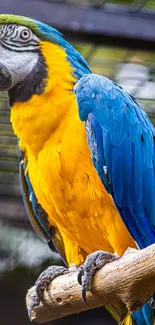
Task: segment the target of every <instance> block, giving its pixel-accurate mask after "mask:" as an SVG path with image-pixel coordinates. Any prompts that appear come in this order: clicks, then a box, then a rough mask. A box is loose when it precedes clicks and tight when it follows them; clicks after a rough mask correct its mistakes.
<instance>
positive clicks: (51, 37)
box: [0, 14, 63, 44]
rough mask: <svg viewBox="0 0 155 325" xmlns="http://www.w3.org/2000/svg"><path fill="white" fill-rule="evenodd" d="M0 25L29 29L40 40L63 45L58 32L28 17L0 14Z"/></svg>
mask: <svg viewBox="0 0 155 325" xmlns="http://www.w3.org/2000/svg"><path fill="white" fill-rule="evenodd" d="M1 24H16V25H22V26H25V27H27V28H30V29H31V30H32V32H33V33H35V34H36V35H37V36H38V37H39V38H40V39H41V40H48V41H51V42H54V43H58V44H61V43H63V37H62V34H61V33H60V32H59V31H57V30H56V29H54V28H52V27H51V26H48V25H46V24H44V23H42V22H40V21H37V20H34V19H31V18H28V17H23V16H17V15H10V14H4V15H3V14H2V15H0V25H1Z"/></svg>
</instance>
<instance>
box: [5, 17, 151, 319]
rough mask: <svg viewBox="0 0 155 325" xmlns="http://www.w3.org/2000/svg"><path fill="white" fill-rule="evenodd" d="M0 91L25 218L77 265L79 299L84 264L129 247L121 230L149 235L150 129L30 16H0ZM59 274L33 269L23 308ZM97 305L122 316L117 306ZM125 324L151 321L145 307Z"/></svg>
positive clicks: (121, 94) (86, 286)
mask: <svg viewBox="0 0 155 325" xmlns="http://www.w3.org/2000/svg"><path fill="white" fill-rule="evenodd" d="M0 90H6V91H7V92H8V98H9V103H10V106H11V122H12V126H13V130H14V133H15V134H16V136H17V137H18V145H19V167H20V184H21V192H22V196H23V200H24V204H25V208H26V210H27V213H28V216H29V218H30V220H31V223H32V225H33V227H34V229H35V230H36V232H37V233H38V235H39V236H40V237H41V238H42V239H43V240H45V241H46V242H47V243H48V244H49V246H50V247H51V248H52V249H56V250H57V251H58V252H59V253H60V255H61V256H62V258H63V260H64V262H65V263H66V264H67V265H70V264H71V263H74V264H76V265H77V266H80V271H79V277H78V280H79V282H80V283H81V284H82V295H83V299H84V300H85V299H86V291H87V290H90V289H91V280H92V278H91V277H90V276H89V274H88V273H89V272H88V266H89V267H90V264H91V273H94V272H95V269H96V268H97V266H98V268H99V267H101V264H102V265H104V264H105V263H106V262H110V261H112V260H115V259H117V258H118V256H117V255H116V254H114V253H115V252H117V254H118V255H122V254H123V253H124V251H125V250H126V249H127V247H129V246H130V247H137V246H136V244H135V242H134V240H133V239H132V237H131V236H130V234H129V232H130V233H131V234H132V236H133V238H134V239H135V240H136V241H137V243H138V245H139V246H140V247H145V246H147V245H149V244H150V243H152V242H153V241H154V228H153V213H154V201H153V194H152V192H151V190H154V187H153V186H154V178H153V177H152V175H153V172H154V171H153V163H154V161H153V154H154V146H153V140H154V139H153V132H154V129H153V127H152V125H151V124H150V122H149V121H148V119H147V117H146V115H145V114H144V112H143V111H142V110H141V109H140V107H139V106H138V104H137V103H136V102H135V100H134V99H133V98H132V97H131V96H129V95H128V94H127V93H126V92H125V91H123V90H122V89H121V88H119V87H118V86H117V85H116V84H114V83H113V82H111V81H109V80H108V79H106V78H104V77H101V76H97V75H94V74H92V73H91V71H90V69H89V67H88V65H87V63H86V61H85V60H84V59H83V57H82V56H81V55H80V54H79V53H78V52H77V51H76V50H75V49H74V48H73V47H72V46H71V45H70V44H69V43H68V42H66V41H65V40H64V38H63V36H62V35H61V34H60V33H59V32H58V31H57V30H55V29H54V28H52V27H50V26H48V25H46V24H44V23H41V22H38V21H36V20H33V19H30V18H26V17H20V16H14V15H0ZM80 119H81V120H80ZM83 121H86V122H85V123H83ZM87 139H88V142H87ZM146 152H147V154H146ZM124 175H125V176H124ZM148 178H149V180H150V181H149V182H147V181H146V180H147V179H148ZM145 183H149V184H145ZM103 185H104V186H103ZM106 190H107V191H108V192H109V193H108V192H107V191H106ZM147 191H149V193H148V192H147ZM112 197H113V199H114V200H113V199H112ZM150 200H151V205H150ZM116 207H117V209H118V211H119V213H120V215H121V217H122V218H123V221H124V223H125V224H126V226H127V228H128V230H129V232H128V231H127V228H126V227H125V225H124V223H123V221H122V219H121V217H120V215H119V213H118V211H117V209H116ZM144 230H145V231H144ZM102 250H103V251H102ZM89 254H90V255H89ZM85 259H86V261H85ZM101 261H102V263H101ZM99 265H100V266H99ZM94 266H95V268H94ZM64 272H67V269H66V268H64V267H61V268H60V269H58V267H49V269H47V270H46V271H45V272H43V274H42V275H41V276H40V277H39V279H38V280H37V282H36V294H35V297H34V299H33V301H32V305H31V308H30V310H29V312H30V313H31V309H32V307H33V306H35V305H37V304H38V303H39V302H40V298H42V295H43V289H44V287H45V286H46V285H48V283H49V281H50V280H51V279H52V278H54V276H55V274H56V275H58V274H60V273H64ZM43 279H44V283H43ZM107 309H108V310H109V311H110V312H111V314H112V315H113V317H114V318H115V319H116V320H117V322H120V320H122V315H123V314H124V305H122V304H117V305H114V306H112V305H110V306H107ZM102 321H104V320H102ZM132 321H134V322H136V324H137V325H143V324H144V325H146V324H147V325H151V324H152V322H153V318H152V313H151V309H150V306H149V304H146V305H145V306H144V307H143V308H142V309H141V311H139V312H136V313H134V314H133V315H129V314H128V315H127V316H126V318H125V319H124V322H125V324H130V322H132Z"/></svg>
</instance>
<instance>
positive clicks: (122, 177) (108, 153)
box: [75, 74, 155, 248]
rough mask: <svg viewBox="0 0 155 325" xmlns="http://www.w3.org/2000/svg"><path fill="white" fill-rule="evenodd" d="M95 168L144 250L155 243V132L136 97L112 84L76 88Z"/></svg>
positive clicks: (84, 82)
mask: <svg viewBox="0 0 155 325" xmlns="http://www.w3.org/2000/svg"><path fill="white" fill-rule="evenodd" d="M75 94H76V98H77V103H78V107H79V116H80V119H81V120H82V121H85V125H86V131H87V139H88V144H89V147H90V150H91V152H92V160H93V163H94V166H95V168H96V170H97V172H98V174H99V176H100V178H101V181H102V182H103V184H104V186H105V188H106V189H107V191H108V192H109V193H111V194H112V196H113V199H114V201H115V204H116V206H117V208H118V210H119V213H120V215H121V217H122V219H123V221H124V223H125V225H126V226H127V228H128V230H129V232H130V233H131V235H132V236H133V238H134V239H135V240H136V242H137V243H138V245H139V247H140V248H144V247H146V246H148V245H150V244H152V243H154V242H155V146H154V139H155V129H154V127H153V125H152V124H151V122H150V121H149V119H148V117H147V115H146V113H145V112H144V111H143V110H142V109H141V107H140V106H139V105H138V104H137V102H136V101H135V99H134V98H133V97H132V96H130V95H129V94H127V93H126V92H125V91H124V90H123V89H122V88H120V87H119V86H117V85H116V84H115V83H114V82H112V81H111V80H109V79H107V78H105V77H101V76H98V75H94V74H88V75H85V76H84V77H82V78H81V79H80V81H79V82H78V83H77V85H76V86H75Z"/></svg>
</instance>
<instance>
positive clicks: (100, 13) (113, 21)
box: [0, 0, 155, 50]
mask: <svg viewBox="0 0 155 325" xmlns="http://www.w3.org/2000/svg"><path fill="white" fill-rule="evenodd" d="M116 9H117V7H116V6H110V8H109V9H96V8H92V7H84V6H80V5H71V4H63V3H52V2H48V1H41V0H31V1H25V0H20V1H19V0H14V1H12V0H5V1H3V2H1V3H0V12H1V13H11V14H19V15H24V16H29V17H32V18H35V19H38V20H41V21H44V22H45V23H47V24H49V25H52V26H54V27H55V28H58V29H59V30H61V31H62V32H63V33H64V34H65V37H66V38H68V39H72V40H74V41H85V42H93V43H95V44H99V43H100V44H110V45H113V46H125V47H127V48H134V49H135V48H141V49H149V50H155V33H154V30H155V12H153V13H151V12H136V11H135V12H132V11H127V10H124V9H123V10H121V7H120V6H119V7H118V10H116Z"/></svg>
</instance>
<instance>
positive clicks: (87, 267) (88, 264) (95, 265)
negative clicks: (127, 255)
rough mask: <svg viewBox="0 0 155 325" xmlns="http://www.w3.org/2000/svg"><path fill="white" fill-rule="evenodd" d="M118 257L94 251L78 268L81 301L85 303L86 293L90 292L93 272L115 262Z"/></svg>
mask: <svg viewBox="0 0 155 325" xmlns="http://www.w3.org/2000/svg"><path fill="white" fill-rule="evenodd" d="M118 258H119V256H118V255H117V254H116V253H115V254H111V253H108V252H104V251H96V252H94V253H92V254H90V255H88V256H87V258H86V260H85V262H84V263H83V264H82V265H81V266H80V268H79V273H78V282H79V284H80V285H81V286H82V299H83V301H84V302H85V303H87V302H86V293H87V291H91V288H92V281H93V276H94V274H95V272H96V271H97V270H99V269H101V268H102V267H103V266H104V265H105V264H107V263H110V262H113V261H115V260H117V259H118Z"/></svg>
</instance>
